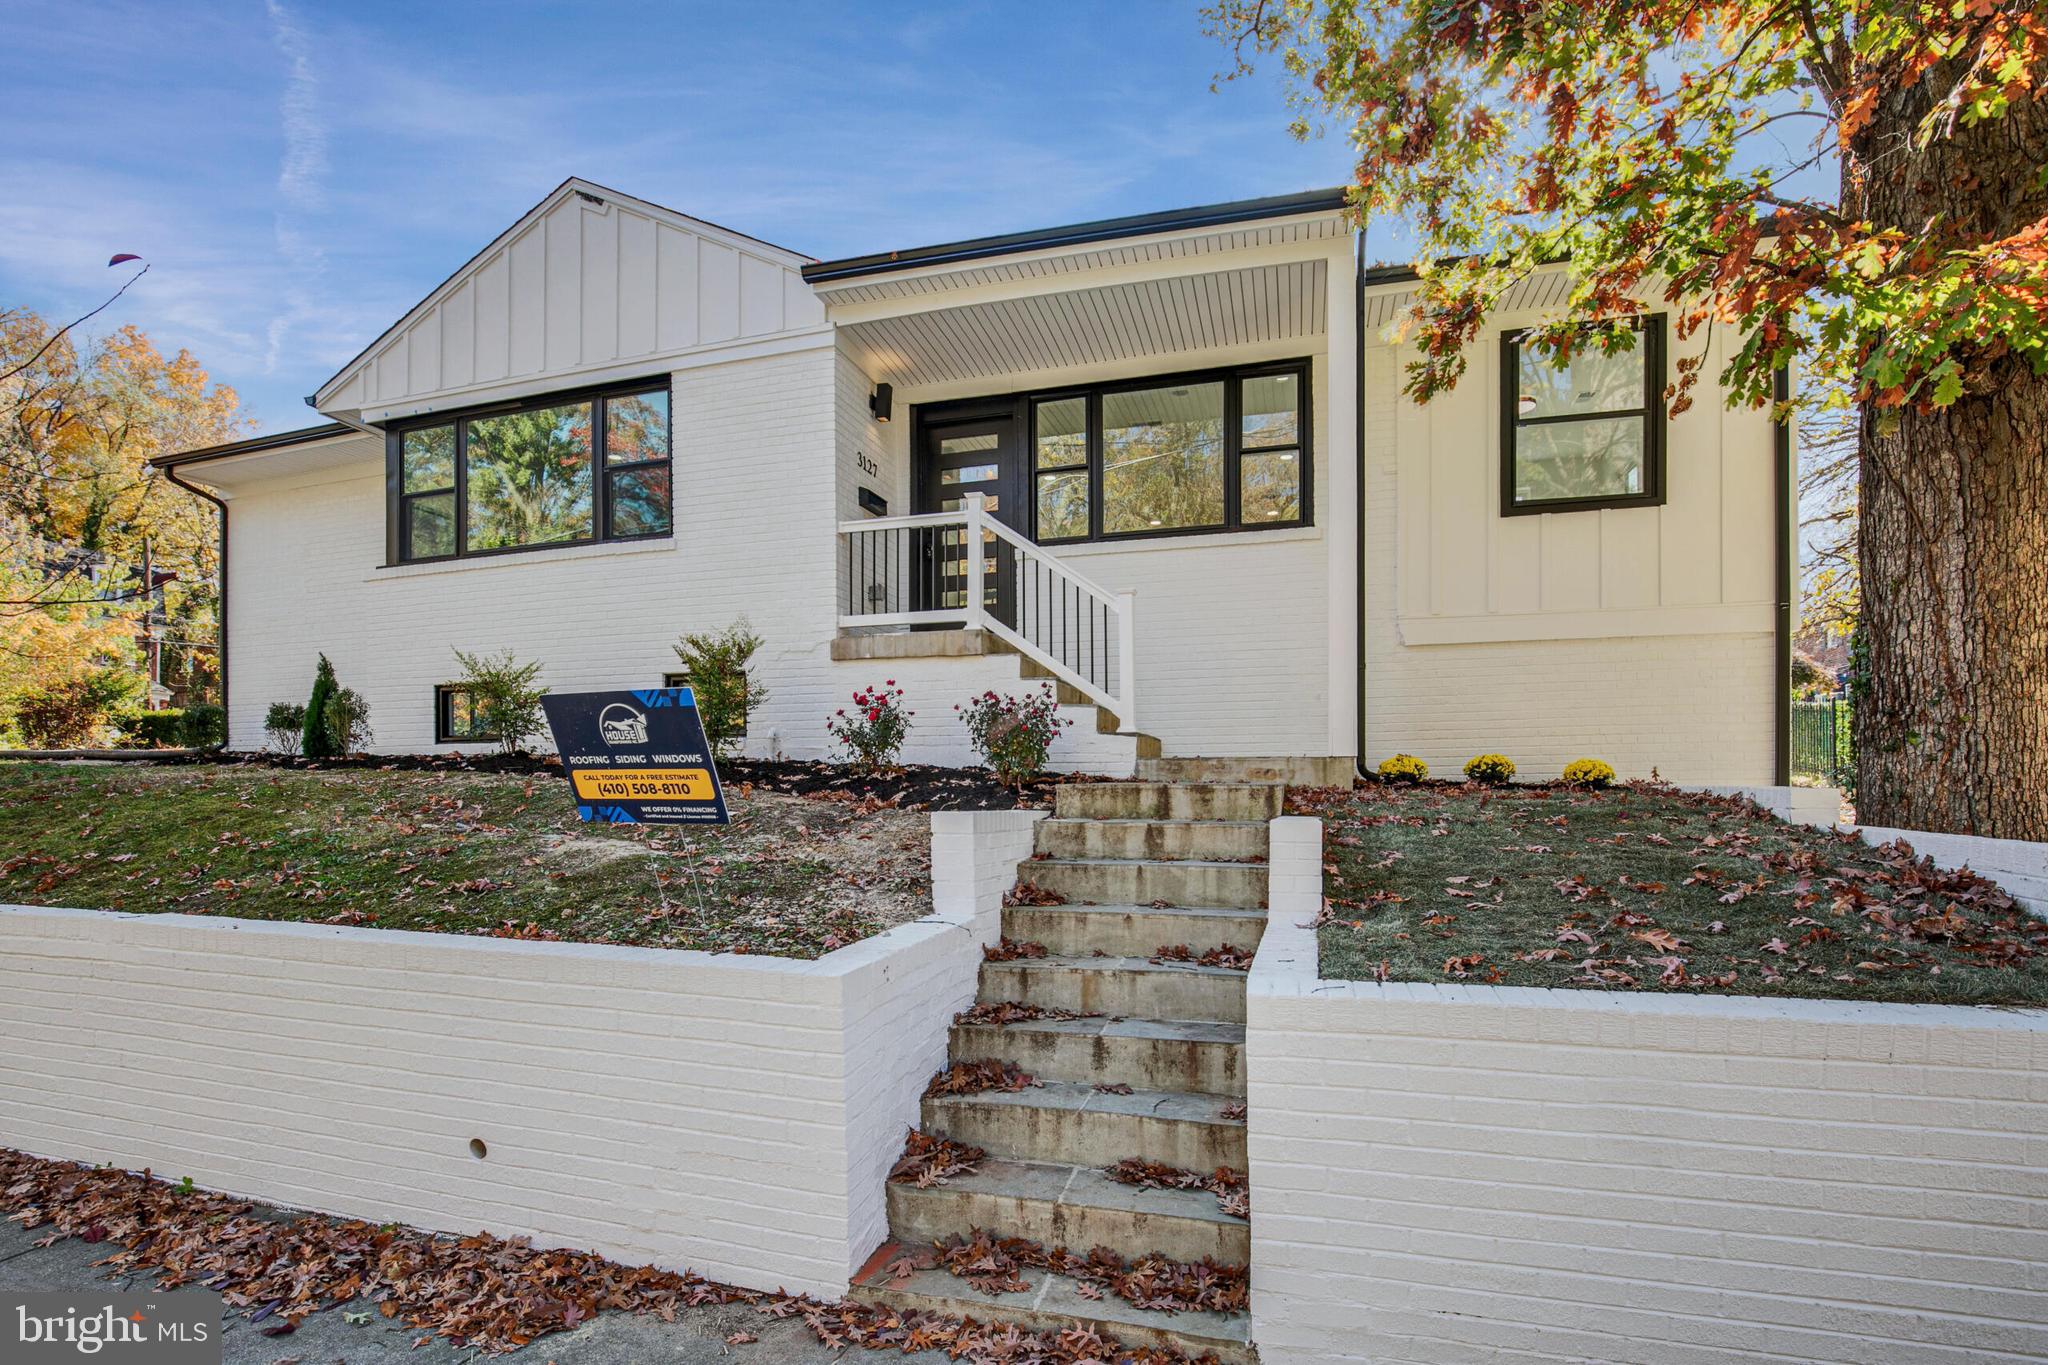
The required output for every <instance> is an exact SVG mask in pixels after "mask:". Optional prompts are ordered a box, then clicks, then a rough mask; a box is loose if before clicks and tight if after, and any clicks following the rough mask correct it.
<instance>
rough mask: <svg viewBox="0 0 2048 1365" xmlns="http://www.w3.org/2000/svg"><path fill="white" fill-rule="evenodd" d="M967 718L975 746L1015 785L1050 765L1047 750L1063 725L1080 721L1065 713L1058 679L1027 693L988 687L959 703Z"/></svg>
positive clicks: (957, 709)
mask: <svg viewBox="0 0 2048 1365" xmlns="http://www.w3.org/2000/svg"><path fill="white" fill-rule="evenodd" d="M953 709H954V710H955V711H958V712H959V713H960V718H961V719H962V720H963V721H965V722H966V723H967V736H968V738H969V739H971V740H972V741H973V742H974V749H975V752H976V753H979V754H980V755H981V757H982V760H983V761H984V762H985V763H987V764H988V766H989V768H990V770H991V771H993V772H994V773H995V775H996V776H997V777H998V778H1000V779H1001V780H1003V781H1004V782H1007V783H1009V784H1010V785H1011V786H1013V787H1021V786H1023V785H1024V779H1026V778H1028V777H1033V776H1035V775H1036V774H1037V773H1038V772H1040V771H1041V770H1042V769H1043V768H1044V767H1045V756H1046V754H1047V753H1048V752H1049V751H1050V750H1051V749H1052V742H1053V740H1055V739H1057V738H1058V737H1059V733H1060V731H1061V730H1062V729H1064V728H1066V727H1067V726H1069V725H1072V724H1073V723H1074V722H1072V721H1071V720H1067V719H1065V718H1064V717H1062V716H1061V715H1060V704H1059V699H1058V697H1057V696H1056V695H1055V694H1054V692H1053V688H1052V684H1051V683H1047V684H1046V685H1045V687H1044V688H1043V689H1042V690H1041V691H1038V692H1032V693H1027V694H1026V695H1024V696H1021V697H1006V696H1002V695H1000V694H998V693H995V692H984V693H982V694H981V695H980V696H978V697H976V698H975V699H974V700H973V701H971V702H969V703H968V704H967V705H965V706H956V707H954V708H953Z"/></svg>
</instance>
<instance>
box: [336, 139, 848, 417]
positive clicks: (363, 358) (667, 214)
mask: <svg viewBox="0 0 2048 1365" xmlns="http://www.w3.org/2000/svg"><path fill="white" fill-rule="evenodd" d="M579 200H580V201H581V203H582V205H583V206H584V207H586V208H589V209H591V210H593V211H595V212H597V213H604V214H609V213H611V212H613V211H614V210H617V211H618V212H619V213H621V214H623V215H630V216H631V218H632V219H633V220H634V221H636V222H640V221H644V222H647V223H651V224H653V225H655V226H656V227H658V228H661V229H667V230H669V231H672V232H678V233H682V234H685V235H686V236H687V237H689V238H690V239H692V240H693V241H695V242H703V243H709V244H712V245H713V246H714V247H717V248H723V249H725V250H727V251H729V252H731V253H733V254H734V255H735V256H736V257H737V258H739V259H740V260H741V261H751V262H755V263H757V265H758V266H761V267H767V268H769V269H772V270H773V271H775V272H778V273H780V272H785V271H786V272H788V274H789V276H790V278H791V279H792V280H797V279H798V278H799V277H798V276H797V274H796V272H797V270H798V269H799V268H800V267H801V266H803V265H804V264H805V263H806V262H808V261H809V260H810V258H809V257H807V256H804V255H801V254H800V253H797V252H794V251H791V250H789V249H788V248H786V247H781V246H777V245H775V244H774V243H772V242H766V241H763V240H761V239H760V238H758V237H751V236H748V235H747V234H745V233H741V232H735V231H733V230H732V229H730V228H725V227H721V226H719V225H718V224H715V223H711V222H707V221H706V220H704V219H701V218H693V217H691V216H690V215H688V214H685V213H680V212H678V211H676V210H674V209H671V208H666V207H664V206H662V205H660V204H655V203H651V202H649V201H648V200H645V199H639V198H636V197H634V196H632V195H629V194H624V193H621V192H620V191H617V190H613V189H609V188H607V187H605V186H603V185H599V184H596V183H595V182H592V181H588V180H584V179H581V178H579V177H575V176H571V177H570V178H569V179H567V180H564V181H563V182H562V183H561V184H560V185H557V186H556V187H555V188H554V189H553V190H551V191H549V193H548V194H547V195H546V196H545V197H543V198H542V199H541V201H540V202H539V203H537V204H535V205H534V206H533V207H532V208H531V209H529V210H527V211H526V212H525V213H523V214H521V215H520V216H519V218H518V219H517V220H516V221H515V222H514V223H513V224H512V225H511V226H510V227H508V228H506V229H505V230H504V231H503V232H501V233H499V234H498V235H497V236H496V237H494V238H492V239H491V241H490V242H489V243H487V244H486V245H485V246H484V247H483V249H482V250H480V251H478V252H477V253H476V254H475V255H474V256H471V257H470V258H469V259H468V260H467V261H465V262H464V263H463V264H462V265H461V266H460V267H458V268H457V269H456V270H455V271H454V273H452V274H450V275H449V276H448V277H447V278H446V279H445V280H443V281H441V283H440V284H438V285H436V286H435V287H434V289H433V290H432V291H431V292H430V293H428V294H427V296H426V297H425V298H423V299H421V300H420V301H419V302H418V303H417V304H415V305H413V307H412V308H411V309H409V310H408V311H407V312H406V313H405V315H404V316H403V317H401V318H399V319H398V320H397V321H396V322H394V323H392V324H391V326H389V327H387V328H385V329H384V331H383V332H382V333H380V334H379V335H378V336H377V338H376V339H375V340H373V341H372V342H371V343H370V344H369V345H367V346H365V347H364V348H363V349H362V350H361V351H358V352H357V353H356V355H355V356H354V357H353V358H351V359H350V360H349V361H348V363H347V364H345V365H343V366H342V367H341V368H340V369H339V370H337V371H336V372H335V373H334V374H333V376H332V377H330V378H329V379H328V380H327V381H326V382H325V383H323V384H322V385H321V386H320V388H319V390H318V391H317V392H316V393H314V394H313V395H312V397H311V398H310V399H309V400H308V401H309V402H310V403H311V404H312V405H313V406H314V407H316V408H319V409H320V410H322V411H350V410H353V411H358V412H359V411H360V410H361V409H362V408H363V407H364V406H366V402H365V401H364V400H365V399H366V398H367V396H368V393H367V390H368V389H369V388H370V387H371V386H365V385H361V384H358V383H356V382H355V381H358V380H360V379H361V378H362V377H363V376H364V374H365V372H366V371H367V370H370V369H372V368H373V367H374V366H375V365H376V364H377V363H378V361H379V360H380V358H381V357H384V356H385V355H387V354H388V353H389V352H390V351H391V350H392V349H393V348H394V347H395V346H402V345H403V343H404V341H405V340H406V338H407V337H408V336H409V335H410V334H411V333H412V332H413V331H414V330H415V329H417V328H419V327H420V326H421V325H422V324H423V323H426V322H428V321H429V320H430V319H431V318H432V316H433V314H434V313H435V310H436V309H438V308H439V307H440V306H441V305H442V304H444V303H445V302H447V301H448V300H450V299H451V298H453V297H455V296H456V295H458V294H459V293H460V292H461V291H462V290H463V288H464V287H465V286H466V285H467V284H468V283H469V282H470V281H471V280H473V279H475V278H477V277H478V276H479V275H481V274H483V273H484V272H485V271H487V270H489V269H491V268H492V267H493V266H495V265H496V264H498V263H500V262H501V261H503V260H504V259H505V258H506V257H507V254H508V253H509V252H511V251H512V250H513V248H514V247H515V245H516V244H518V243H519V242H521V241H522V240H523V239H526V238H527V237H529V236H530V235H531V234H532V233H534V231H535V230H536V228H537V227H543V230H544V225H545V224H546V223H547V221H548V220H549V219H550V218H551V217H555V216H557V215H558V214H559V211H560V210H561V209H562V207H563V206H564V205H566V204H570V203H573V202H576V201H579ZM614 264H615V268H617V266H618V263H617V262H615V263H614ZM735 289H736V286H735ZM773 312H774V315H775V322H774V325H773V326H772V327H759V326H757V327H754V328H751V329H749V328H746V327H743V326H742V327H736V328H735V329H734V331H733V333H732V334H733V335H739V334H749V335H753V334H759V333H761V332H763V331H774V330H781V329H782V323H783V317H784V312H785V310H784V309H783V308H782V307H781V306H779V303H778V306H777V307H776V308H775V309H774V310H773ZM643 349H649V350H651V349H655V348H654V347H653V346H651V345H650V346H649V347H647V348H643ZM663 349H666V348H663ZM578 359H579V361H584V360H587V357H581V356H579V357H578ZM433 370H434V372H433V374H432V375H431V376H430V381H431V382H429V383H427V384H426V385H424V388H425V389H427V390H438V389H442V388H451V387H453V388H459V387H463V386H465V385H466V384H468V383H471V382H482V381H480V380H478V379H477V378H476V376H475V374H474V373H471V374H470V375H469V376H468V378H467V379H463V380H462V381H461V382H459V383H443V382H442V380H443V379H445V378H446V377H447V376H444V375H442V374H441V373H440V370H439V366H438V363H436V365H435V366H434V367H433ZM519 374H520V368H519V366H518V365H516V364H508V366H507V367H506V372H505V374H504V375H502V376H497V377H502V378H515V377H518V375H519ZM409 387H412V388H420V387H422V386H420V385H417V384H415V385H412V386H409Z"/></svg>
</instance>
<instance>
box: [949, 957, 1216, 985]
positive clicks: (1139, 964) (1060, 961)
mask: <svg viewBox="0 0 2048 1365" xmlns="http://www.w3.org/2000/svg"><path fill="white" fill-rule="evenodd" d="M981 965H982V966H983V967H998V968H1009V967H1014V968H1018V969H1020V970H1023V971H1027V972H1065V971H1083V972H1165V973H1170V974H1175V975H1180V976H1206V977H1236V978H1238V979H1239V980H1243V979H1244V977H1245V976H1246V975H1247V973H1246V972H1243V971H1240V970H1238V969H1237V968H1234V967H1204V966H1201V965H1200V964H1199V963H1194V962H1154V961H1152V960H1151V959H1150V958H1146V957H1093V956H1090V957H1052V956H1046V957H1020V958H1013V959H1011V960H1010V961H1008V962H984V963H982V964H981Z"/></svg>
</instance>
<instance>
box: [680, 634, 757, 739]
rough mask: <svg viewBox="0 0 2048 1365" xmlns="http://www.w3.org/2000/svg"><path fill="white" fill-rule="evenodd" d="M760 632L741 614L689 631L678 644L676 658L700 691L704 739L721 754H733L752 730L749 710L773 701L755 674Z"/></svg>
mask: <svg viewBox="0 0 2048 1365" xmlns="http://www.w3.org/2000/svg"><path fill="white" fill-rule="evenodd" d="M760 648H761V637H760V636H758V635H756V634H754V628H753V627H752V626H750V625H748V624H747V618H746V617H744V616H742V617H741V618H740V619H739V620H737V621H734V622H733V623H732V624H731V625H729V626H727V627H726V628H725V629H724V630H720V631H712V632H709V633H707V634H702V635H685V636H684V637H683V638H682V639H681V641H679V642H678V643H677V644H676V647H675V650H676V658H678V659H680V660H681V661H682V664H683V669H684V671H685V672H687V673H688V674H689V675H690V690H691V691H692V692H694V693H695V694H696V696H697V717H698V719H699V720H701V721H703V722H704V738H705V739H707V740H709V741H710V742H711V750H712V752H713V753H715V754H717V755H718V756H719V757H721V758H728V757H731V755H732V754H733V752H734V751H735V750H736V749H737V748H738V747H739V743H740V741H741V740H743V739H745V738H746V735H747V712H748V711H750V710H752V709H753V708H754V707H756V706H759V705H760V704H761V703H762V702H765V701H767V700H768V689H767V688H765V687H763V686H761V684H760V682H759V681H758V680H757V679H756V678H755V677H754V670H753V662H754V655H755V654H756V653H757V652H758V651H759V650H760Z"/></svg>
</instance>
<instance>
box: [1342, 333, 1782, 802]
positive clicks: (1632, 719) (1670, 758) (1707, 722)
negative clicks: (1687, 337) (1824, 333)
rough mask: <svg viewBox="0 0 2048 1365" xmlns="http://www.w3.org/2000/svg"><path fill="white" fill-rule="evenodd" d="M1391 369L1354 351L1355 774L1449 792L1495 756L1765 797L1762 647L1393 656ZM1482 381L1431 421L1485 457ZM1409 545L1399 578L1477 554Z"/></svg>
mask: <svg viewBox="0 0 2048 1365" xmlns="http://www.w3.org/2000/svg"><path fill="white" fill-rule="evenodd" d="M1398 361H1399V354H1398V352H1397V351H1396V350H1395V348H1392V347H1387V346H1368V347H1367V348H1366V350H1365V357H1364V366H1365V368H1364V384H1363V387H1362V393H1363V395H1364V401H1365V421H1366V431H1365V480H1366V485H1365V492H1366V520H1365V546H1366V581H1365V599H1364V601H1365V634H1366V671H1365V682H1364V686H1365V694H1366V721H1365V724H1366V737H1365V759H1366V763H1367V766H1369V767H1370V766H1372V765H1376V764H1378V763H1379V762H1380V760H1382V759H1384V758H1388V757H1390V756H1391V755H1393V754H1396V753H1411V754H1416V755H1418V756H1420V757H1421V758H1422V759H1424V760H1425V761H1426V762H1428V764H1429V765H1430V768H1431V769H1432V771H1433V772H1434V773H1436V774H1437V775H1439V776H1446V777H1455V776H1456V775H1457V774H1458V772H1459V771H1460V770H1461V769H1462V767H1463V765H1464V763H1465V760H1466V759H1468V758H1471V757H1472V756H1473V755H1474V754H1480V753H1504V754H1506V755H1508V756H1509V757H1510V758H1512V759H1514V760H1515V762H1516V764H1517V765H1518V766H1519V767H1520V770H1521V773H1522V775H1523V776H1524V777H1526V778H1538V777H1554V776H1556V775H1557V774H1558V773H1559V772H1561V771H1562V770H1563V768H1564V765H1565V764H1566V763H1569V762H1571V761H1572V760H1573V759H1575V758H1585V757H1591V758H1602V759H1605V760H1607V761H1608V762H1609V763H1612V764H1613V765H1614V767H1615V769H1616V770H1617V771H1618V772H1619V773H1620V774H1621V775H1622V776H1623V777H1625V778H1626V777H1648V776H1649V775H1650V773H1651V771H1652V770H1653V769H1654V770H1656V771H1657V772H1659V773H1660V774H1661V775H1662V776H1664V777H1665V778H1668V779H1670V780H1673V781H1686V782H1723V783H1738V782H1740V783H1755V782H1768V781H1770V779H1771V776H1772V773H1773V762H1772V759H1773V754H1772V735H1773V727H1774V723H1775V722H1774V719H1773V717H1774V715H1775V711H1774V708H1773V691H1772V689H1773V687H1774V685H1775V681H1774V680H1775V677H1776V666H1775V664H1774V662H1773V653H1772V639H1771V636H1770V634H1769V633H1768V632H1761V633H1746V634H1717V635H1632V636H1618V637H1612V638H1592V639H1551V640H1546V639H1518V640H1504V641H1497V642H1487V643H1472V644H1436V645H1424V646H1409V645H1405V644H1403V643H1402V641H1401V636H1400V627H1399V624H1398V621H1397V615H1398V611H1399V604H1400V601H1401V596H1400V594H1401V576H1402V574H1403V573H1404V572H1408V571H1413V570H1411V569H1410V568H1409V566H1408V565H1405V564H1404V561H1403V544H1402V538H1403V534H1404V530H1403V527H1402V525H1401V519H1400V496H1401V489H1400V486H1399V478H1398V473H1399V459H1400V452H1399V448H1398V433H1399V430H1400V421H1399V419H1400V409H1401V405H1404V404H1407V403H1408V401H1409V400H1407V399H1406V398H1403V397H1401V396H1400V394H1399V385H1400V379H1401V375H1400V372H1399V369H1398ZM1483 379H1484V376H1479V375H1477V373H1476V371H1475V376H1474V377H1468V379H1467V380H1466V382H1465V383H1464V384H1461V385H1460V386H1459V388H1458V389H1457V390H1455V391H1454V392H1453V393H1452V394H1451V395H1449V396H1446V397H1444V398H1441V399H1438V400H1436V402H1435V403H1433V404H1432V405H1431V406H1432V409H1438V405H1442V407H1441V409H1440V413H1441V415H1440V417H1439V420H1444V421H1449V420H1452V419H1453V418H1457V417H1458V416H1459V414H1461V413H1462V414H1463V417H1462V420H1463V421H1465V422H1466V423H1467V425H1468V426H1469V428H1470V430H1471V433H1472V437H1473V439H1477V440H1485V441H1487V442H1489V443H1490V442H1492V441H1494V440H1496V439H1497V436H1496V435H1495V434H1494V433H1493V431H1492V429H1491V427H1490V426H1489V425H1488V424H1487V420H1486V418H1485V416H1484V414H1485V413H1486V412H1487V410H1488V406H1489V405H1491V404H1493V403H1494V402H1495V396H1494V395H1495V390H1493V389H1491V388H1489V387H1486V386H1485V384H1484V383H1483V382H1482V380H1483ZM1702 401H1703V402H1707V403H1710V402H1712V401H1714V400H1713V399H1712V397H1711V396H1708V397H1707V398H1705V399H1703V400H1702ZM1461 405H1462V406H1461ZM1475 412H1476V413H1477V414H1479V415H1477V416H1475V415H1474V413H1475ZM1722 439H1724V440H1728V441H1731V442H1732V441H1737V440H1740V439H1746V438H1744V437H1739V436H1737V435H1734V434H1730V435H1727V436H1724V437H1723V438H1722ZM1494 448H1496V447H1493V446H1491V445H1489V449H1494ZM1745 449H1746V447H1745ZM1489 458H1490V457H1489ZM1674 458H1675V457H1674ZM1490 468H1491V466H1489V469H1490ZM1494 477H1497V476H1494ZM1468 492H1469V493H1470V496H1471V497H1472V498H1474V499H1478V500H1479V501H1480V502H1481V503H1482V504H1483V505H1484V506H1486V507H1491V506H1492V505H1493V504H1492V501H1491V500H1492V499H1494V498H1495V497H1496V496H1497V489H1496V487H1495V485H1494V484H1493V483H1492V482H1491V481H1490V479H1489V480H1488V481H1487V482H1485V483H1484V484H1483V485H1482V486H1477V487H1475V488H1473V489H1469V490H1468ZM1717 496H1718V495H1717ZM1729 496H1731V497H1732V496H1733V494H1730V495H1729ZM1489 515H1491V514H1490V513H1489ZM1660 515H1661V516H1662V517H1663V518H1664V519H1666V520H1669V519H1673V518H1679V519H1683V518H1686V517H1697V518H1700V519H1703V520H1706V521H1708V522H1710V523H1711V524H1714V525H1718V524H1719V522H1720V518H1721V517H1722V516H1723V515H1729V516H1738V517H1748V518H1755V519H1760V520H1761V521H1762V522H1763V523H1764V524H1766V525H1767V524H1768V523H1769V519H1770V515H1771V509H1770V505H1769V500H1768V496H1766V497H1765V499H1764V500H1763V501H1762V502H1761V503H1760V504H1758V505H1756V506H1753V507H1752V506H1747V505H1736V506H1731V507H1730V508H1729V509H1727V510H1726V512H1725V513H1724V510H1723V509H1722V507H1721V506H1720V505H1719V503H1718V502H1713V501H1703V502H1701V503H1700V504H1699V505H1696V506H1693V505H1687V504H1685V503H1683V502H1682V501H1675V502H1674V503H1673V504H1672V505H1670V506H1667V507H1666V508H1664V509H1663V510H1662V513H1661V514H1660ZM1531 520H1534V519H1531ZM1540 520H1542V521H1546V522H1547V521H1552V520H1568V519H1560V518H1542V519H1540ZM1409 534H1410V536H1411V539H1412V540H1414V541H1415V543H1414V544H1411V545H1410V547H1409V548H1408V550H1407V554H1408V556H1409V560H1410V563H1419V562H1420V561H1421V560H1426V559H1427V558H1428V557H1429V556H1431V555H1433V554H1442V555H1445V556H1450V557H1453V558H1471V557H1474V556H1484V555H1485V554H1486V552H1487V551H1486V547H1485V546H1483V545H1480V544H1465V543H1461V544H1457V545H1446V546H1434V547H1433V546H1431V545H1430V544H1429V543H1428V540H1427V538H1426V537H1425V536H1420V535H1419V533H1417V532H1415V531H1414V530H1413V528H1410V531H1409ZM1545 534H1548V532H1547V531H1546V532H1545ZM1744 567H1745V571H1746V570H1747V566H1744ZM1725 572H1727V573H1730V574H1732V573H1733V570H1732V569H1730V570H1725Z"/></svg>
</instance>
